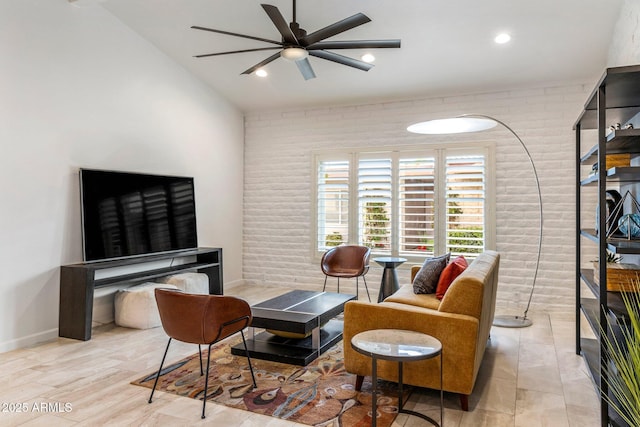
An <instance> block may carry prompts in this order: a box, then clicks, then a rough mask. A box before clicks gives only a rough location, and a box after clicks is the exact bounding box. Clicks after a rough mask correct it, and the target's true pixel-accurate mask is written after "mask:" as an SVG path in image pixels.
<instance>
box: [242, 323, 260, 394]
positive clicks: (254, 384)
mask: <svg viewBox="0 0 640 427" xmlns="http://www.w3.org/2000/svg"><path fill="white" fill-rule="evenodd" d="M240 335H242V343H243V344H244V353H245V354H246V355H247V361H248V362H249V370H250V371H251V379H252V380H253V388H257V387H258V385H257V384H256V377H255V375H253V367H252V366H251V357H249V349H248V348H247V341H246V340H245V339H244V332H243V331H240Z"/></svg>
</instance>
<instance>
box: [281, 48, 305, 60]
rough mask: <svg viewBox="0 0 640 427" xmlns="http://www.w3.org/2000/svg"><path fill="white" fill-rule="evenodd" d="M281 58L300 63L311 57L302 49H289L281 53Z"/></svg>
mask: <svg viewBox="0 0 640 427" xmlns="http://www.w3.org/2000/svg"><path fill="white" fill-rule="evenodd" d="M280 56H281V57H283V58H284V59H288V60H289V61H300V60H302V59H305V58H306V57H307V56H309V52H307V51H306V49H303V48H301V47H287V48H285V49H283V50H282V52H280Z"/></svg>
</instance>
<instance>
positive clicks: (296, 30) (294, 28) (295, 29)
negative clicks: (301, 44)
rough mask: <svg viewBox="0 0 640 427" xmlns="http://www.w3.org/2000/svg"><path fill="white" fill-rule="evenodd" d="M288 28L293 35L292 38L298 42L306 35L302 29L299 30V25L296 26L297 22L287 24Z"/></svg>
mask: <svg viewBox="0 0 640 427" xmlns="http://www.w3.org/2000/svg"><path fill="white" fill-rule="evenodd" d="M289 28H291V32H292V33H293V35H294V36H296V38H297V39H298V40H300V39H302V38H303V37H304V36H306V35H307V32H306V31H305V30H303V29H302V28H300V24H298V23H297V22H291V23H290V24H289Z"/></svg>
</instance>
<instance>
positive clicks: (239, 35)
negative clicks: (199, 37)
mask: <svg viewBox="0 0 640 427" xmlns="http://www.w3.org/2000/svg"><path fill="white" fill-rule="evenodd" d="M191 28H193V29H194V30H202V31H211V32H212V33H219V34H226V35H228V36H235V37H242V38H245V39H251V40H258V41H261V42H266V43H272V44H277V45H279V46H283V45H284V43H282V42H278V41H275V40H269V39H263V38H262V37H254V36H248V35H246V34H238V33H231V32H229V31H222V30H214V29H213V28H206V27H198V26H197V25H193V26H191Z"/></svg>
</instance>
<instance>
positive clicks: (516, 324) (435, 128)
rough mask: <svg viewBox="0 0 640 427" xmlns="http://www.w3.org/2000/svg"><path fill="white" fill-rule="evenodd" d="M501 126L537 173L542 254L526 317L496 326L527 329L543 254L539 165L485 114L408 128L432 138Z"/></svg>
mask: <svg viewBox="0 0 640 427" xmlns="http://www.w3.org/2000/svg"><path fill="white" fill-rule="evenodd" d="M498 124H500V125H502V126H503V127H504V128H505V129H507V130H508V131H509V132H511V134H512V135H513V136H515V137H516V139H517V140H518V142H519V143H520V146H521V147H522V149H523V150H524V152H525V153H526V155H527V158H528V159H529V163H530V164H531V168H532V169H533V176H534V178H535V182H536V189H537V191H538V218H539V230H538V252H537V255H536V266H535V270H534V273H533V282H532V284H531V292H530V293H529V300H528V301H527V307H526V308H525V310H524V314H523V315H522V316H517V315H516V316H513V315H500V316H495V317H494V320H493V324H494V325H495V326H502V327H506V328H523V327H526V326H531V325H532V324H533V322H532V321H531V319H529V318H527V314H528V312H529V307H530V306H531V299H532V297H533V291H534V290H535V287H536V279H537V278H538V268H539V266H540V252H541V250H542V224H543V216H542V193H541V192H540V180H539V179H538V171H537V170H536V165H535V163H534V162H533V159H532V158H531V154H530V153H529V150H528V149H527V146H526V145H525V144H524V142H523V141H522V139H521V138H520V137H519V136H518V134H517V133H516V132H515V131H514V130H513V129H511V128H510V127H509V126H508V125H507V124H506V123H504V122H502V121H500V120H498V119H496V118H494V117H491V116H486V115H484V114H464V115H461V116H458V117H453V118H449V119H438V120H429V121H426V122H421V123H416V124H413V125H411V126H409V127H408V128H407V130H408V131H409V132H413V133H421V134H430V135H445V134H453V133H466V132H479V131H482V130H487V129H491V128H494V127H495V126H497V125H498Z"/></svg>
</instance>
